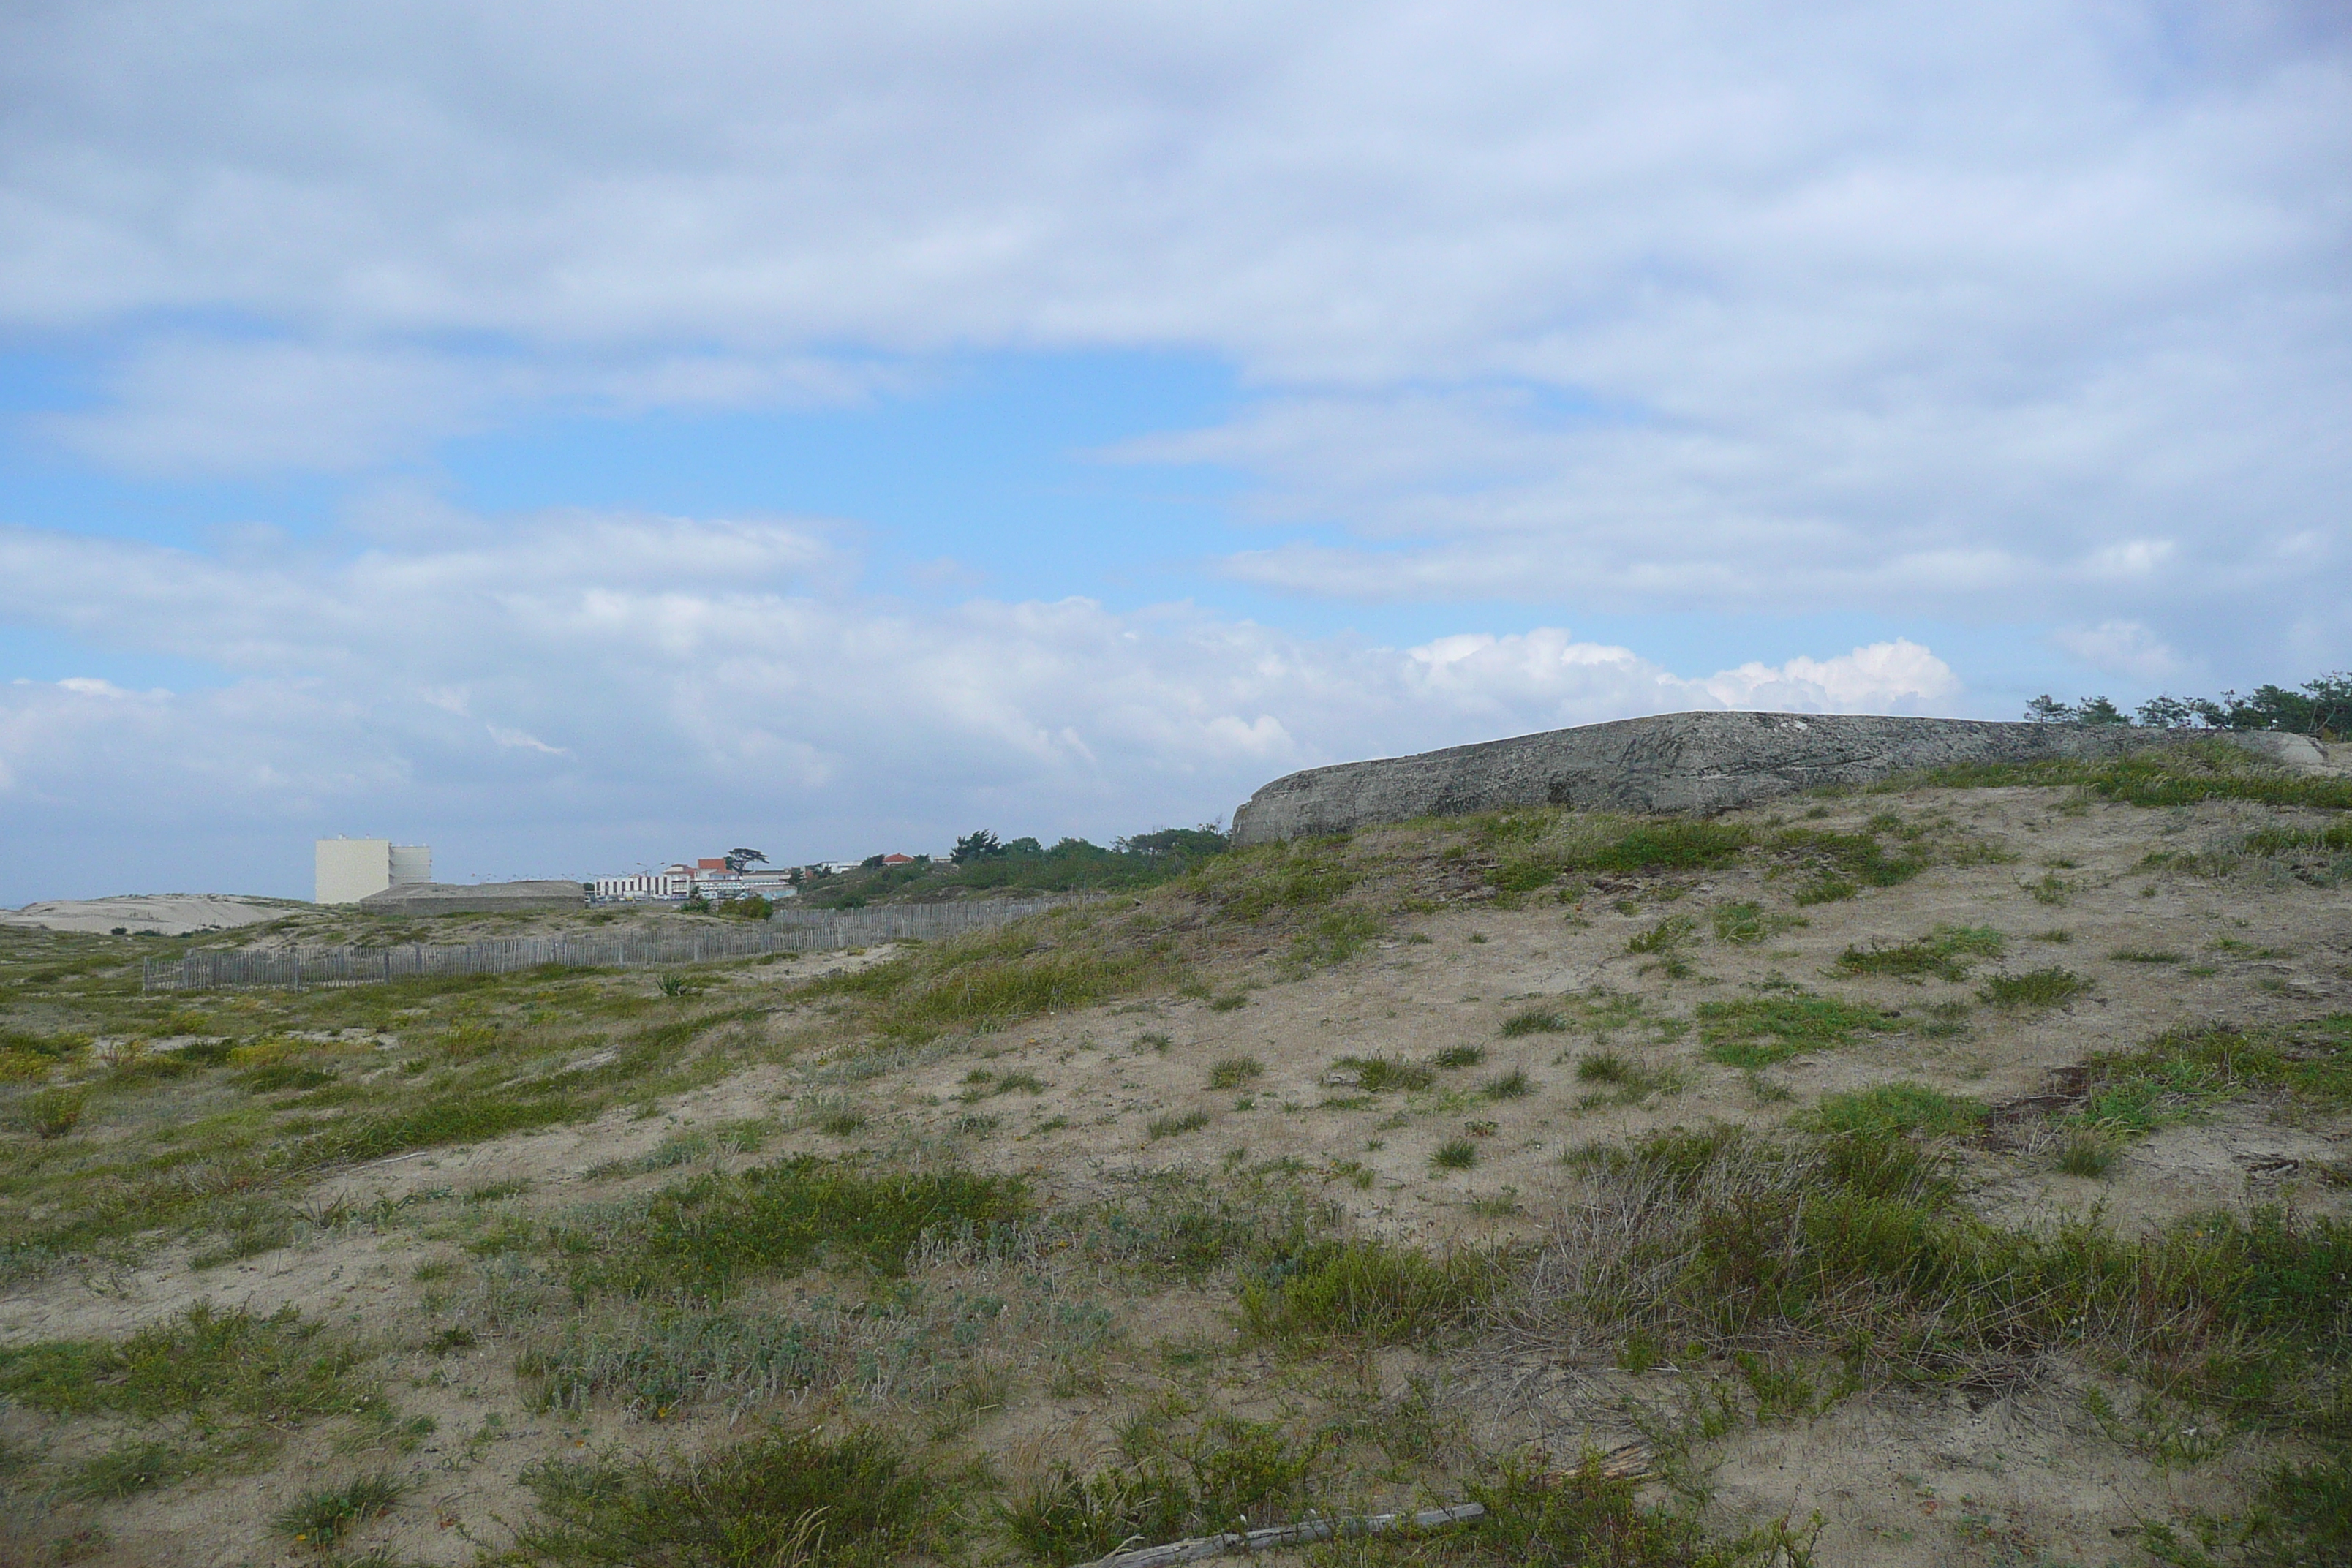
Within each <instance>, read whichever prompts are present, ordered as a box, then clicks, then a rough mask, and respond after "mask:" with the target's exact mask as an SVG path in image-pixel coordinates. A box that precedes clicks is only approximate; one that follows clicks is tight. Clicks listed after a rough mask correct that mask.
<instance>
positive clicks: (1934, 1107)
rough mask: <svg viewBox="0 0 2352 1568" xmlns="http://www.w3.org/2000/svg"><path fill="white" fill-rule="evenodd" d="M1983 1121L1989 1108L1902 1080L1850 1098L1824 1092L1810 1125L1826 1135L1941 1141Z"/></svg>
mask: <svg viewBox="0 0 2352 1568" xmlns="http://www.w3.org/2000/svg"><path fill="white" fill-rule="evenodd" d="M1984 1117H1985V1108H1984V1107H1983V1106H1982V1105H1980V1104H1979V1103H1978V1102H1977V1101H1975V1100H1969V1099H1966V1098H1964V1097H1961V1096H1958V1095H1949V1094H1946V1093H1944V1092H1942V1091H1941V1090H1939V1089H1930V1088H1928V1087H1927V1085H1926V1084H1923V1083H1911V1082H1908V1081H1904V1082H1896V1083H1883V1084H1880V1085H1878V1086H1877V1087H1875V1088H1873V1089H1860V1090H1857V1091H1855V1092H1853V1093H1849V1094H1825V1095H1823V1096H1822V1100H1821V1103H1820V1104H1819V1105H1817V1106H1815V1107H1814V1109H1813V1112H1812V1114H1811V1116H1810V1117H1808V1118H1806V1122H1807V1124H1808V1125H1809V1126H1811V1127H1812V1128H1813V1129H1815V1130H1816V1131H1822V1132H1832V1133H1838V1132H1852V1133H1861V1134H1864V1135H1867V1136H1871V1137H1876V1138H1887V1137H1892V1136H1894V1135H1895V1134H1898V1133H1910V1134H1916V1135H1919V1136H1923V1137H1930V1138H1940V1137H1950V1136H1954V1135H1957V1134H1959V1133H1966V1132H1973V1131H1976V1129H1977V1128H1978V1127H1979V1125H1981V1124H1982V1123H1983V1121H1984Z"/></svg>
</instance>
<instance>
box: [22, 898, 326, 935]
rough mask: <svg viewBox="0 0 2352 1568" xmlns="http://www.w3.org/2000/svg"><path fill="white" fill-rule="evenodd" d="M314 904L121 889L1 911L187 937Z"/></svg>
mask: <svg viewBox="0 0 2352 1568" xmlns="http://www.w3.org/2000/svg"><path fill="white" fill-rule="evenodd" d="M305 908H308V906H307V905H302V904H298V903H296V902H294V901H293V900H290V899H261V898H248V897H247V896H246V895H244V894H241V893H121V894H118V895H116V896H114V897H112V898H105V899H51V900H47V901H46V902H42V903H37V904H26V906H25V907H24V908H23V909H21V910H0V926H30V927H35V928H37V929H39V930H42V931H81V932H86V933H89V934H93V935H105V934H110V933H111V934H115V935H131V936H187V935H189V934H191V933H192V932H195V931H228V930H232V929H234V928H236V927H237V926H247V925H258V924H260V923H261V922H263V921H275V920H282V919H284V918H285V917H286V916H287V915H288V914H289V912H291V911H293V910H300V909H305Z"/></svg>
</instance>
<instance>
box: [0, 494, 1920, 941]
mask: <svg viewBox="0 0 2352 1568" xmlns="http://www.w3.org/2000/svg"><path fill="white" fill-rule="evenodd" d="M843 571H844V565H843V560H842V558H841V556H840V554H839V552H838V551H837V549H836V548H835V546H834V545H832V544H831V543H829V542H827V540H826V539H825V538H824V535H823V534H822V533H820V532H818V531H814V530H813V529H811V528H809V527H807V526H805V525H800V524H794V523H791V522H786V521H693V520H686V519H677V518H647V517H626V516H614V515H596V516H583V515H577V514H563V515H557V516H549V517H542V518H537V519H526V520H520V521H517V520H491V521H481V520H466V519H463V518H460V517H457V516H453V515H452V514H450V513H448V512H446V510H438V511H433V512H431V513H429V515H427V516H426V517H425V519H424V521H423V522H422V523H421V524H420V526H418V527H417V528H416V529H415V530H414V531H412V532H410V533H409V534H406V535H403V534H402V532H401V531H400V530H399V528H398V527H397V526H396V519H395V518H394V517H392V516H390V515H388V514H386V513H384V512H382V511H380V512H379V513H378V514H377V515H376V516H375V517H374V518H373V520H372V523H371V532H370V534H369V536H368V537H367V538H365V539H363V540H359V541H354V542H346V546H345V547H344V548H341V549H328V548H324V547H320V548H317V549H314V550H312V551H310V552H308V553H305V554H290V553H289V554H281V555H278V556H277V557H274V558H269V559H252V558H247V557H241V556H227V555H223V556H204V555H198V554H194V553H190V552H179V551H171V550H162V549H157V548H155V547H152V546H147V545H140V544H131V543H126V542H105V541H93V540H87V539H77V538H72V537H69V536H66V535H61V534H56V533H47V532H37V531H25V530H16V531H0V615H5V616H9V617H10V618H13V619H17V620H20V621H26V622H31V623H35V624H40V625H47V626H55V627H58V628H59V629H63V630H87V629H89V628H96V627H104V628H109V630H108V632H107V636H108V637H109V639H110V645H111V646H113V647H117V648H119V649H125V650H131V651H142V652H150V653H162V654H171V655H174V656H178V657H182V658H201V659H205V660H208V661H210V662H214V663H216V664H219V665H222V666H225V667H227V668H230V669H231V670H232V671H233V672H234V674H233V679H231V680H230V681H229V682H228V683H227V684H226V685H223V686H220V687H217V688H214V689H192V690H185V691H168V690H152V691H130V690H126V689H121V688H120V687H117V686H114V685H111V684H110V683H108V682H105V681H102V680H94V679H71V680H66V681H58V682H18V683H16V685H14V686H11V687H7V688H0V771H5V779H6V782H5V784H0V790H5V799H6V803H7V810H8V812H9V814H10V818H11V821H12V823H13V824H22V825H29V827H30V831H28V834H27V840H26V841H27V842H42V843H54V844H56V845H58V846H61V847H67V846H70V847H71V848H70V850H67V849H62V848H61V850H60V852H59V854H58V856H57V857H53V858H55V859H56V861H57V864H56V865H54V866H46V865H45V864H44V863H39V862H38V858H37V857H35V858H26V860H25V862H24V863H23V864H16V865H12V867H11V868H9V869H8V870H7V871H5V873H0V878H4V879H5V880H6V881H7V882H9V883H10V884H11V885H9V886H6V887H5V889H0V893H5V894H13V895H16V896H17V897H20V898H21V897H33V896H39V895H43V894H47V893H50V892H57V891H61V890H83V889H61V888H60V886H59V884H58V880H57V879H58V878H60V877H64V876H67V875H68V874H70V875H72V876H74V877H90V876H96V875H99V874H100V872H101V871H107V870H108V868H112V869H111V871H110V875H111V876H112V877H113V879H114V880H113V881H112V882H109V883H107V884H106V886H108V887H110V888H111V889H112V890H121V885H120V884H122V883H126V882H128V881H130V880H132V879H152V878H155V877H163V879H166V880H175V881H177V882H188V883H189V884H190V885H197V884H198V883H202V882H204V881H205V880H206V879H207V877H206V875H205V873H207V872H208V871H209V872H210V873H211V876H210V880H212V881H213V882H214V883H215V884H216V885H220V886H251V885H253V884H252V882H251V881H250V880H249V879H247V880H240V879H238V878H237V877H236V876H234V875H230V874H229V873H228V872H227V871H226V870H224V866H227V867H232V868H233V867H236V866H245V865H256V864H263V863H267V862H268V861H269V859H270V857H272V856H273V855H274V856H277V857H278V858H279V859H281V860H283V859H285V858H286V857H285V855H284V853H283V852H284V851H285V850H286V849H287V847H288V846H289V845H299V841H300V840H301V839H302V838H303V837H306V836H307V835H309V834H310V833H312V832H334V831H346V832H348V831H385V832H390V833H394V834H397V835H400V836H402V837H420V836H423V837H428V838H429V840H430V841H432V842H434V843H436V853H439V854H440V855H441V856H442V859H441V864H443V865H444V866H445V867H446V868H449V869H450V870H452V871H453V872H455V871H457V870H459V869H461V868H463V867H464V866H466V865H467V864H469V863H472V862H473V861H479V862H480V863H481V865H482V866H483V867H484V868H487V869H491V870H496V871H499V872H504V871H507V870H510V869H511V868H513V866H514V865H515V864H517V863H518V858H521V859H524V860H528V859H530V858H537V861H538V863H539V864H541V866H542V867H543V868H545V869H546V870H547V871H549V872H550V873H551V874H566V875H570V874H581V873H586V872H593V871H594V870H596V869H597V868H598V867H599V866H601V865H608V864H609V865H624V864H633V863H635V860H637V859H642V858H647V857H651V856H661V855H671V854H677V853H682V852H684V850H685V849H686V848H687V847H688V846H687V845H685V844H681V843H677V842H675V841H674V840H675V838H676V837H677V836H679V835H686V836H688V837H691V836H692V835H694V834H696V833H698V832H703V831H706V830H707V832H708V833H709V834H722V833H727V832H733V831H738V830H740V831H752V830H757V831H760V832H763V833H769V834H772V835H773V836H775V837H776V838H777V843H776V844H774V845H771V846H769V847H770V849H771V852H772V853H779V854H786V855H790V856H792V857H793V858H814V857H817V856H820V855H824V856H831V855H838V854H842V853H846V852H849V851H852V850H856V851H857V852H859V853H865V852H866V849H867V848H868V847H870V846H871V844H872V842H874V841H876V840H877V839H887V840H890V841H892V842H898V843H902V844H903V845H905V846H908V847H915V848H926V847H941V846H943V845H944V844H945V843H946V842H947V840H948V838H950V837H952V835H953V834H954V833H955V832H959V831H963V830H965V829H968V828H969V827H970V826H972V825H973V824H974V823H976V822H981V821H989V822H994V823H997V824H999V825H1000V826H1017V827H1018V828H1019V829H1020V830H1022V831H1033V830H1034V831H1038V832H1040V833H1050V834H1058V833H1061V832H1065V831H1069V832H1081V833H1087V834H1089V835H1091V836H1094V837H1097V838H1098V839H1099V838H1103V837H1108V836H1110V835H1114V834H1117V833H1119V832H1127V831H1134V830H1137V829H1139V828H1141V827H1146V826H1154V825H1159V824H1166V823H1170V822H1191V821H1196V820H1199V819H1201V818H1202V817H1205V816H1215V815H1218V814H1221V813H1223V812H1224V811H1227V810H1230V809H1231V807H1232V806H1233V805H1234V804H1235V803H1236V802H1238V801H1239V800H1240V799H1242V798H1243V797H1244V796H1245V795H1247V794H1248V793H1249V792H1250V791H1251V790H1253V789H1255V787H1256V786H1257V785H1259V784H1263V783H1265V782H1266V780H1268V779H1270V778H1272V777H1274V776H1276V775H1277V774H1279V773H1285V772H1287V771H1290V770H1291V769H1293V768H1297V767H1303V766H1308V765H1312V764H1315V763H1324V762H1331V761H1338V760H1344V759H1346V758H1349V757H1355V756H1362V755H1373V754H1383V753H1394V752H1407V751H1414V750H1419V749H1422V748H1424V747H1429V746H1436V745H1444V744H1452V743H1456V742H1464V741H1470V740H1477V739H1485V738H1488V737H1492V736H1496V735H1501V734H1509V733H1517V732H1522V731H1529V730H1536V729H1547V728H1552V727H1556V726H1559V725H1565V724H1571V723H1580V722H1586V721H1595V720H1601V719H1608V718H1616V717H1622V716H1624V715H1628V714H1635V713H1645V712H1662V711H1671V710H1678V709H1687V708H1694V707H1709V708H1712V707H1722V706H1757V705H1761V704H1764V703H1767V702H1770V703H1784V704H1786V705H1789V706H1792V707H1798V708H1802V709H1806V710H1873V709H1884V708H1886V707H1888V706H1895V705H1900V704H1902V703H1904V702H1906V701H1913V700H1921V699H1923V698H1937V697H1940V698H1943V699H1945V700H1952V699H1956V698H1957V696H1958V691H1957V686H1956V683H1955V682H1953V680H1952V679H1951V675H1950V672H1949V671H1948V670H1947V669H1945V668H1944V667H1943V666H1942V665H1941V664H1940V663H1939V662H1938V661H1937V660H1936V658H1934V656H1933V655H1931V654H1930V653H1928V652H1927V649H1925V648H1922V647H1916V646H1915V645H1912V644H1908V643H1895V644H1882V645H1876V646H1874V647H1868V648H1861V649H1856V650H1855V651H1854V652H1853V653H1851V654H1847V655H1843V656H1840V657H1838V658H1830V659H1824V660H1810V659H1795V660H1791V661H1790V663H1789V664H1787V665H1786V666H1784V667H1782V668H1779V669H1768V668H1764V667H1761V666H1748V667H1745V668H1741V669H1738V670H1734V671H1727V672H1723V673H1721V674H1718V675H1715V676H1711V677H1704V678H1700V679H1691V678H1686V677H1683V676H1679V675H1676V674H1675V673H1674V672H1672V671H1669V670H1667V669H1664V668H1661V667H1659V666H1658V665H1656V664H1654V663H1653V662H1651V661H1649V660H1646V659H1644V658H1642V657H1640V656H1639V655H1638V654H1636V653H1635V652H1633V650H1631V649H1629V648H1624V647H1610V646H1605V645H1600V644H1594V643H1588V642H1580V641H1578V640H1576V639H1575V638H1574V637H1572V636H1571V635H1570V633H1569V632H1567V631H1564V630H1558V629H1538V630H1535V631H1530V632H1526V633H1520V634H1513V635H1509V636H1500V637H1498V636H1493V635H1486V634H1471V635H1465V636H1460V637H1446V638H1441V639H1438V640H1436V641H1433V642H1431V643H1429V644H1426V645H1424V646H1423V647H1416V648H1412V649H1402V650H1401V649H1394V648H1384V647H1371V646H1368V645H1365V644H1363V643H1360V642H1358V641H1355V640H1351V639H1347V638H1324V639H1316V638H1306V637H1296V636H1291V635H1288V634H1285V633H1282V632H1279V631H1276V630H1272V629H1269V628H1266V627H1265V626H1257V625H1254V624H1252V623H1249V622H1245V621H1235V620H1230V619H1224V618H1221V617H1218V616H1213V615H1209V614H1206V613H1203V612H1201V611H1199V610H1196V609H1192V608H1190V607H1188V606H1184V605H1169V606H1162V607H1160V608H1158V609H1153V610H1149V611H1144V612H1139V613H1136V614H1129V615H1122V614H1118V613H1115V612H1113V611H1110V610H1108V609H1107V608H1105V607H1104V606H1102V605H1098V604H1096V603H1093V602H1091V601H1088V600H1085V599H1066V600H1062V601H1059V602H1055V603H1039V602H1029V603H1009V602H1003V601H995V600H978V599H976V600H971V601H969V602H966V603H964V604H961V605H956V606H953V607H951V608H949V609H945V610H930V609H919V608H916V607H913V606H910V605H904V604H901V603H898V602H897V601H894V600H891V599H887V598H882V597H877V596H875V595H869V594H865V593H861V592H858V591H856V590H855V589H851V588H845V587H843V586H842V585H841V581H842V574H843ZM370 823H373V824H375V825H376V826H373V827H370V826H367V825H368V824H370ZM647 824H657V825H659V826H653V827H649V826H647ZM125 825H135V827H133V828H129V829H126V826H125ZM656 840H658V841H656ZM132 841H135V843H134V842H132ZM205 856H213V857H215V859H211V860H206V859H204V858H203V857H205ZM109 857H114V858H113V859H110V858H109ZM175 857H176V858H175ZM192 857H194V858H193V859H192ZM469 858H470V859H469ZM118 861H119V864H118V863H117V862H118ZM297 875H299V868H296V867H294V866H293V863H292V862H290V861H289V862H288V869H286V870H285V872H284V879H285V880H286V882H287V885H288V888H289V890H294V889H299V883H298V882H294V881H293V880H292V879H293V878H294V877H296V876H297ZM36 879H38V880H36Z"/></svg>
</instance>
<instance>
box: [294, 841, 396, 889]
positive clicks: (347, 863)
mask: <svg viewBox="0 0 2352 1568" xmlns="http://www.w3.org/2000/svg"><path fill="white" fill-rule="evenodd" d="M390 886H392V840H391V839H389V838H321V839H320V840H319V848H318V878H317V881H316V883H315V891H314V893H313V897H314V898H315V899H316V900H317V901H319V902H320V903H322V904H355V903H358V902H359V901H360V900H362V899H364V898H366V897H367V896H368V895H369V894H370V893H380V892H382V891H383V889H386V888H389V887H390Z"/></svg>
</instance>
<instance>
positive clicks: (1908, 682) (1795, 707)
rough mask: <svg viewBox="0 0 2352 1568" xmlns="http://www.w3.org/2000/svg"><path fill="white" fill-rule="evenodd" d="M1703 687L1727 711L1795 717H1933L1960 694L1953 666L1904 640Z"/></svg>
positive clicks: (1761, 669) (1725, 676) (1736, 674)
mask: <svg viewBox="0 0 2352 1568" xmlns="http://www.w3.org/2000/svg"><path fill="white" fill-rule="evenodd" d="M1699 684H1701V685H1702V686H1704V687H1705V688H1706V690H1708V691H1709V692H1712V693H1713V694H1714V695H1715V696H1717V698H1720V699H1721V700H1722V701H1723V703H1724V705H1725V706H1726V707H1730V708H1760V709H1768V710H1776V711H1781V712H1792V713H1932V712H1935V711H1937V705H1938V704H1940V703H1947V702H1949V701H1951V700H1953V699H1954V698H1956V697H1958V695H1959V690H1960V682H1959V678H1958V676H1956V675H1954V674H1953V673H1952V670H1951V667H1950V666H1948V665H1947V664H1946V663H1945V662H1944V661H1943V660H1942V659H1940V658H1937V657H1936V656H1935V655H1934V654H1932V653H1930V652H1928V651H1927V649H1926V648H1924V647H1920V646H1919V645H1918V644H1917V643H1915V642H1912V641H1910V640H1908V639H1907V638H1902V637H1897V638H1896V639H1895V641H1893V642H1882V643H1872V644H1871V645H1870V646H1869V647H1858V648H1855V649H1854V650H1853V652H1852V653H1848V654H1842V655H1840V656H1839V657H1838V658H1825V659H1815V658H1801V657H1800V658H1792V659H1790V660H1789V661H1788V662H1787V663H1786V664H1783V665H1781V666H1780V667H1778V668H1774V667H1773V666H1771V665H1768V664H1761V663H1756V662H1753V661H1751V662H1749V663H1747V664H1743V665H1741V666H1740V667H1739V668H1737V669H1727V670H1725V671H1723V672H1722V673H1721V674H1719V675H1715V676H1711V677H1709V678H1708V679H1706V680H1705V681H1702V682H1700V683H1699Z"/></svg>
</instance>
